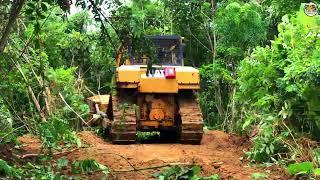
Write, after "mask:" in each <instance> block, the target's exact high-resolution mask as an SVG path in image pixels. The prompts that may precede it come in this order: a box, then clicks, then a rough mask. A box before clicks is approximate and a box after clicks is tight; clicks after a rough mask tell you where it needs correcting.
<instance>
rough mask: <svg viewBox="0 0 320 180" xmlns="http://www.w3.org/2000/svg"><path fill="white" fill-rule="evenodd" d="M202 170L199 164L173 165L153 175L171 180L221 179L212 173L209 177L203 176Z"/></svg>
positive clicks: (164, 179)
mask: <svg viewBox="0 0 320 180" xmlns="http://www.w3.org/2000/svg"><path fill="white" fill-rule="evenodd" d="M200 172H201V168H200V167H199V166H193V167H191V168H189V167H184V166H172V167H169V168H167V169H165V170H163V171H162V172H160V173H156V174H154V175H153V176H154V177H156V178H158V179H159V180H170V179H192V180H205V179H210V180H219V179H220V178H219V176H218V175H216V174H215V175H212V176H209V177H201V176H199V175H198V174H199V173H200Z"/></svg>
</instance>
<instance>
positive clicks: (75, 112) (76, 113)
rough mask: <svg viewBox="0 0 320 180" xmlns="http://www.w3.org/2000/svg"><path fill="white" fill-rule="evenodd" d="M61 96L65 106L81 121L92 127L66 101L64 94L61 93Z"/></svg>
mask: <svg viewBox="0 0 320 180" xmlns="http://www.w3.org/2000/svg"><path fill="white" fill-rule="evenodd" d="M59 96H60V98H61V100H62V101H63V102H64V104H65V105H66V106H67V107H68V108H69V109H70V110H71V111H72V112H73V113H75V114H76V115H77V116H78V117H79V118H80V119H81V121H82V122H83V123H84V124H85V125H86V126H88V127H90V126H89V124H88V123H87V122H86V121H85V120H84V119H83V118H82V117H81V116H80V115H79V114H78V113H77V112H76V111H75V110H74V109H73V108H72V107H71V106H70V105H69V104H68V103H67V101H66V100H65V99H64V97H63V96H62V94H61V93H60V92H59Z"/></svg>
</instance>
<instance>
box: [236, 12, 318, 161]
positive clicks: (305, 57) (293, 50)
mask: <svg viewBox="0 0 320 180" xmlns="http://www.w3.org/2000/svg"><path fill="white" fill-rule="evenodd" d="M314 18H318V17H314ZM310 22H311V21H310V18H307V19H305V18H301V16H297V17H296V18H292V19H291V21H290V20H289V19H288V17H287V16H285V17H284V18H283V22H282V23H281V24H280V25H279V28H278V29H279V36H278V37H277V38H276V39H275V41H273V42H272V44H271V46H267V47H265V48H261V47H257V48H256V49H255V50H254V52H253V53H252V54H251V56H250V57H248V58H246V59H245V60H243V61H242V62H241V65H240V68H239V78H238V83H239V92H238V94H237V101H238V103H239V105H240V106H242V110H241V114H242V117H244V118H243V119H242V120H243V121H242V124H243V125H242V127H243V128H242V129H243V130H245V129H246V128H247V127H250V125H258V128H259V130H260V132H259V134H258V135H257V137H255V141H254V146H253V149H252V150H251V151H250V152H249V157H250V158H251V159H253V160H254V161H260V162H265V161H269V160H274V159H272V158H274V156H275V155H276V154H277V153H279V148H280V147H283V144H282V143H281V141H282V140H281V139H286V138H293V136H292V134H291V135H290V137H288V134H289V133H292V132H291V130H290V129H288V128H287V127H286V124H287V125H288V126H290V127H291V128H293V129H294V132H295V134H298V133H304V132H311V134H312V136H311V137H312V138H315V139H317V140H318V139H319V137H320V135H319V117H320V114H319V112H320V111H319V108H318V107H320V106H319V104H318V102H319V97H320V96H319V88H320V86H319V85H320V84H319V82H318V79H319V77H320V76H319V75H320V74H319V71H318V70H317V69H319V61H318V60H319V58H318V55H319V52H320V51H319V47H320V46H319V45H320V44H319V42H318V41H317V40H316V39H317V34H319V25H315V24H310ZM306 24H308V25H306ZM283 126H285V127H283ZM281 132H282V133H281ZM282 150H285V149H282ZM280 152H281V148H280ZM284 152H285V151H284Z"/></svg>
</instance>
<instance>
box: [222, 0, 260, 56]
mask: <svg viewBox="0 0 320 180" xmlns="http://www.w3.org/2000/svg"><path fill="white" fill-rule="evenodd" d="M260 8H261V7H260V6H259V5H258V4H257V3H253V2H251V3H244V4H242V3H238V2H233V3H230V4H228V5H227V6H226V7H225V8H221V9H220V10H219V11H218V14H217V31H218V35H220V36H221V37H223V38H222V39H221V41H222V43H223V46H227V49H226V52H230V53H231V52H232V50H231V49H230V48H240V49H242V50H245V49H248V48H250V47H255V46H256V45H258V44H260V43H261V41H262V40H264V39H265V38H266V28H265V22H264V21H263V19H262V17H261V9H260ZM226 54H228V53H226Z"/></svg>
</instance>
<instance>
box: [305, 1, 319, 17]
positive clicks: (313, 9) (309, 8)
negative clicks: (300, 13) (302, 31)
mask: <svg viewBox="0 0 320 180" xmlns="http://www.w3.org/2000/svg"><path fill="white" fill-rule="evenodd" d="M304 13H305V14H306V15H307V16H311V17H312V16H315V15H318V5H317V4H315V3H312V2H310V3H306V4H305V5H304Z"/></svg>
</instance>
